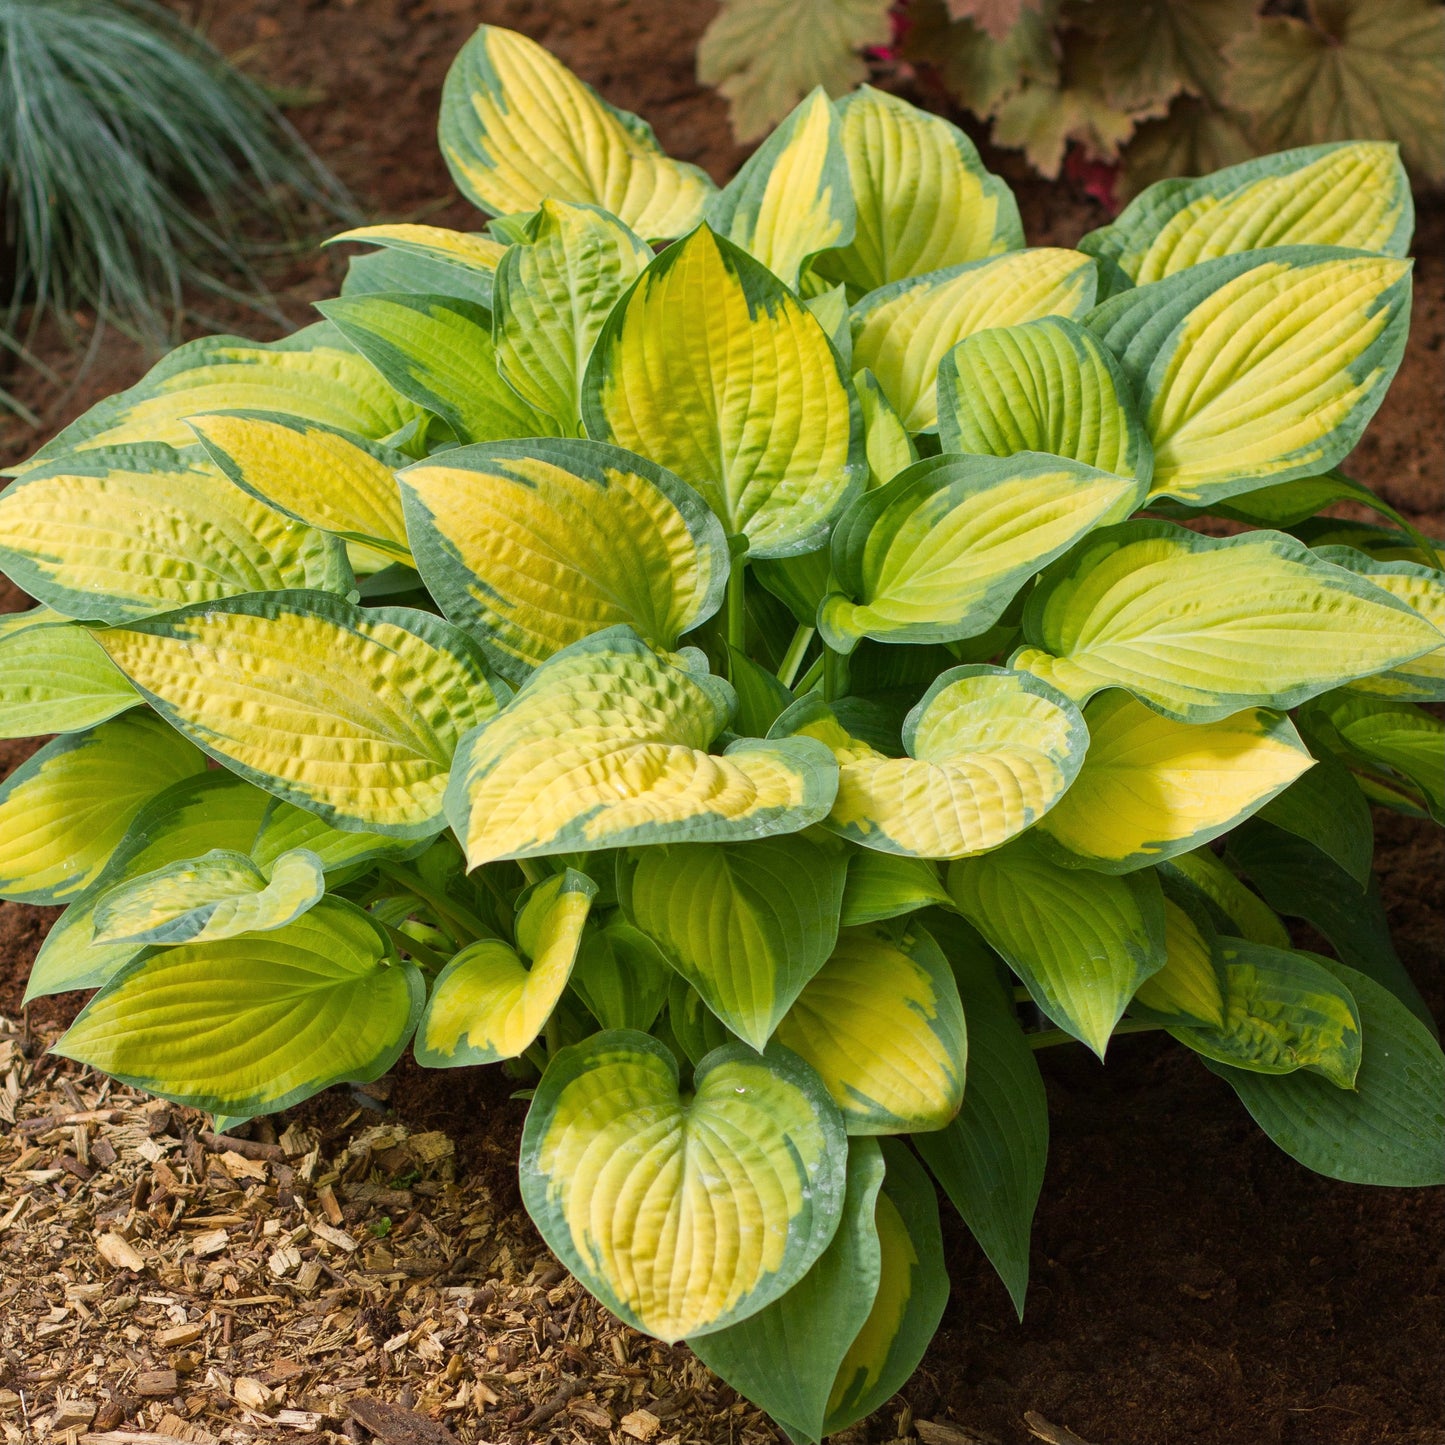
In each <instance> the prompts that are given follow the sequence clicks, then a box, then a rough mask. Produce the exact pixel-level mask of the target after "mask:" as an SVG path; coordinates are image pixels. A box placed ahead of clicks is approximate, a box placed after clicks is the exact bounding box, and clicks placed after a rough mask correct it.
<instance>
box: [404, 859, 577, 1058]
mask: <svg viewBox="0 0 1445 1445" xmlns="http://www.w3.org/2000/svg"><path fill="white" fill-rule="evenodd" d="M596 896H597V885H596V884H595V883H594V882H593V881H592V880H591V879H590V878H589V877H587V875H586V874H585V873H578V872H577V871H576V870H575V869H572V868H569V869H567V871H566V872H565V873H555V874H553V875H552V877H550V878H547V879H545V880H544V881H543V882H541V883H539V884H538V885H537V886H536V888H535V889H533V890H532V891H531V893H530V894H529V896H528V898H527V900H526V902H525V904H524V906H523V908H522V911H521V913H520V914H519V915H518V918H517V947H518V948H520V949H521V951H522V952H523V953H525V954H527V955H528V957H529V958H530V959H531V967H530V968H528V967H526V965H524V964H523V962H522V959H521V958H520V957H519V956H518V953H517V951H516V950H515V949H513V948H511V947H510V946H509V945H508V944H505V943H503V942H502V941H501V939H497V938H483V939H479V940H478V941H477V942H476V943H473V944H469V945H468V946H467V947H466V948H464V949H463V950H462V951H461V952H460V953H459V954H457V956H456V957H455V958H454V959H452V961H451V962H450V963H449V964H447V966H446V967H445V968H444V969H443V970H442V971H441V973H440V974H439V975H438V976H437V980H436V982H435V983H434V984H433V985H432V991H431V998H430V999H429V1000H428V1001H427V1006H426V1012H425V1013H424V1014H423V1015H422V1020H421V1023H420V1024H419V1025H418V1027H417V1032H416V1042H415V1043H414V1045H413V1047H412V1051H413V1053H415V1055H416V1061H417V1063H419V1064H421V1065H422V1066H423V1067H424V1068H429V1069H455V1068H460V1067H461V1066H463V1065H466V1064H491V1063H495V1062H496V1061H497V1060H498V1059H514V1058H516V1057H517V1055H518V1054H520V1053H522V1052H523V1050H525V1049H526V1048H527V1047H528V1046H529V1045H530V1044H531V1043H532V1040H533V1039H535V1038H536V1037H537V1035H538V1034H540V1033H541V1032H542V1029H543V1026H544V1025H545V1024H546V1022H547V1019H548V1017H549V1016H550V1015H551V1013H552V1010H553V1009H554V1008H555V1007H556V1006H557V1000H558V999H560V998H561V997H562V990H563V989H565V988H566V987H567V980H568V979H569V978H570V977H571V975H572V966H573V964H574V963H575V962H576V961H577V950H578V948H579V947H580V945H581V942H582V930H583V928H584V927H585V926H586V923H587V915H588V912H589V910H590V909H591V907H592V900H593V898H595V897H596Z"/></svg>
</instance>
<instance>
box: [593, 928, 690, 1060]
mask: <svg viewBox="0 0 1445 1445" xmlns="http://www.w3.org/2000/svg"><path fill="white" fill-rule="evenodd" d="M675 977H676V975H675V974H674V973H673V971H672V970H671V969H670V968H669V967H668V966H667V960H666V959H665V958H663V956H662V953H661V951H660V950H659V949H658V947H657V945H656V944H655V943H654V942H653V941H652V940H651V939H650V938H649V937H648V936H647V935H646V934H645V933H643V932H642V930H641V929H638V928H634V927H633V926H632V925H631V924H630V923H627V922H625V921H624V920H623V918H622V916H621V914H616V913H615V914H614V915H613V916H612V917H611V918H609V919H608V920H607V922H606V923H605V924H604V925H603V926H602V927H601V928H597V929H590V930H589V931H588V932H587V933H586V934H585V935H584V936H583V939H582V947H581V949H580V950H579V952H578V954H577V962H576V964H575V965H574V967H573V969H572V981H571V982H572V989H573V992H575V993H576V995H577V997H578V998H580V999H581V1000H582V1002H583V1004H585V1005H586V1007H587V1011H588V1012H589V1013H590V1014H591V1015H592V1017H593V1018H595V1019H596V1020H597V1022H598V1023H600V1024H601V1025H602V1027H603V1028H604V1029H641V1030H643V1032H646V1031H647V1030H648V1029H650V1028H651V1027H652V1025H653V1024H654V1023H655V1022H656V1020H657V1015H658V1014H659V1013H660V1012H661V1011H662V1006H663V1004H664V1003H666V1002H667V990H668V985H669V984H670V983H671V982H672V980H673V979H674V978H675Z"/></svg>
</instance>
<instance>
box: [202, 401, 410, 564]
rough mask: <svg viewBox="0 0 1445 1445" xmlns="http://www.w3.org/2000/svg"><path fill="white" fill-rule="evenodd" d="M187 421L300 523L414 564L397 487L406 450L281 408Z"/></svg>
mask: <svg viewBox="0 0 1445 1445" xmlns="http://www.w3.org/2000/svg"><path fill="white" fill-rule="evenodd" d="M189 424H190V427H191V430H192V431H194V432H195V434H196V435H197V436H198V437H199V438H200V439H201V445H202V446H203V447H205V449H206V451H207V453H208V454H209V455H210V458H211V460H212V461H213V462H214V463H215V464H216V465H217V466H218V467H220V469H221V470H222V471H223V472H224V473H225V474H226V475H227V476H228V477H229V478H230V479H231V480H232V481H233V482H235V484H236V485H237V486H238V487H240V488H241V489H242V490H243V491H246V492H249V493H250V494H251V495H252V496H253V497H257V498H259V499H260V500H261V501H263V502H265V503H267V504H268V505H269V506H271V507H274V508H275V509H276V510H277V511H278V512H284V513H285V515H286V516H288V517H294V518H295V519H296V520H297V521H298V522H305V523H306V524H307V525H308V526H312V527H317V528H319V529H320V530H321V531H323V532H332V533H335V534H336V535H337V536H338V537H344V538H346V539H347V540H348V541H352V542H365V543H366V544H367V545H368V546H371V547H375V548H377V549H378V550H380V551H382V552H385V553H386V554H387V556H388V557H389V558H390V559H391V560H393V561H400V562H404V563H406V564H407V565H408V566H410V565H411V550H410V548H409V546H408V545H407V540H406V522H405V520H404V519H403V518H402V514H401V493H400V492H399V491H398V490H397V485H396V469H397V468H398V467H403V466H405V465H406V463H407V460H408V458H406V457H404V456H402V455H401V453H399V452H394V451H392V450H391V449H390V448H389V447H383V446H379V445H378V444H377V443H375V442H367V441H363V440H362V439H361V438H360V437H356V436H348V435H347V434H346V433H345V432H339V431H337V430H336V429H335V428H334V427H329V426H323V425H322V424H321V423H320V422H314V421H307V420H305V419H304V418H302V417H295V416H285V415H282V414H281V413H279V412H216V413H213V414H211V415H207V416H194V417H191V418H190V422H189ZM255 590H257V591H261V590H263V589H261V588H259V587H258V588H257V589H255Z"/></svg>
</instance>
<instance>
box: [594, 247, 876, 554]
mask: <svg viewBox="0 0 1445 1445" xmlns="http://www.w3.org/2000/svg"><path fill="white" fill-rule="evenodd" d="M582 415H583V417H584V419H585V420H586V423H587V431H588V433H589V434H590V435H591V436H594V437H597V438H599V439H600V440H603V441H611V442H616V443H617V444H618V445H619V446H623V447H627V448H629V449H630V450H631V451H634V452H640V453H641V454H642V455H643V456H645V457H648V458H649V459H650V460H652V461H654V462H657V463H658V464H659V465H660V466H664V467H667V468H668V469H669V470H670V471H673V472H676V473H677V475H678V476H680V477H682V478H683V480H684V481H686V482H689V483H691V485H692V486H694V487H696V488H697V490H698V491H699V492H701V493H702V495H703V497H704V498H705V499H706V501H707V503H708V505H709V506H710V507H711V508H712V509H713V511H714V512H716V513H717V515H718V517H719V518H720V519H721V521H722V523H723V525H724V526H725V527H726V528H727V530H728V532H729V533H730V534H738V533H741V534H743V535H745V536H746V537H747V539H748V545H749V549H750V551H751V553H752V555H754V556H757V557H784V556H792V555H795V554H796V553H799V552H808V551H812V550H813V549H815V548H816V547H818V546H820V545H821V544H822V542H823V541H824V539H825V537H826V535H827V528H828V524H829V523H830V522H831V521H832V519H833V518H834V517H835V516H836V515H837V514H838V512H839V511H840V510H841V509H842V508H843V507H844V506H845V505H846V504H847V502H848V501H849V499H850V498H851V497H852V496H853V495H854V493H856V492H857V491H859V490H861V488H862V486H863V483H864V480H865V477H866V472H867V460H866V457H865V455H864V450H863V423H862V417H861V416H860V414H859V411H858V401H857V398H856V396H854V394H853V389H852V387H851V386H849V384H848V379H847V377H846V376H845V375H844V372H843V368H842V365H841V364H840V362H839V359H838V355H837V353H836V352H835V351H834V350H833V347H832V345H831V344H830V343H829V341H828V338H827V336H826V335H825V334H824V332H823V328H822V327H821V326H819V325H818V323H817V321H815V320H814V319H813V317H812V316H811V315H809V313H808V312H807V310H806V309H805V308H804V306H803V304H802V303H801V302H800V301H799V300H798V299H797V298H796V297H795V296H794V295H793V293H792V292H791V291H789V290H788V289H787V287H786V286H784V285H783V283H782V282H781V281H779V280H778V278H777V277H776V276H774V275H773V274H772V272H770V271H768V270H767V269H766V268H765V267H764V266H763V265H762V264H761V263H760V262H758V261H755V260H754V259H753V258H752V257H751V256H749V255H748V254H747V252H746V251H742V250H740V249H739V248H738V247H736V246H734V245H733V244H732V242H730V241H726V240H724V239H723V238H722V237H720V236H717V235H714V234H713V232H712V231H711V230H710V229H709V228H708V227H706V226H700V227H699V228H698V229H697V230H696V231H694V232H693V233H692V235H690V236H689V237H687V239H686V240H684V241H681V242H679V243H678V244H677V245H675V246H669V247H668V248H667V250H665V251H664V252H663V253H662V254H661V255H660V256H659V257H658V258H657V259H656V260H655V261H653V262H652V264H651V265H650V266H648V268H647V270H646V271H644V272H643V274H642V277H641V279H640V280H639V281H638V282H637V284H636V285H635V286H634V287H633V289H632V291H631V292H630V293H629V294H628V295H627V296H626V298H624V300H623V301H622V302H621V303H619V305H618V306H617V308H616V310H614V311H613V313H612V315H611V316H610V317H609V318H608V321H607V325H606V326H605V327H604V328H603V332H602V335H601V337H600V339H599V340H598V342H597V345H596V347H595V349H594V350H593V353H592V361H591V364H590V365H589V367H588V369H587V378H586V383H585V386H584V392H583V400H582Z"/></svg>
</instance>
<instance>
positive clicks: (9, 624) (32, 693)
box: [0, 607, 140, 738]
mask: <svg viewBox="0 0 1445 1445" xmlns="http://www.w3.org/2000/svg"><path fill="white" fill-rule="evenodd" d="M139 702H140V694H139V693H138V692H137V691H136V690H135V688H133V687H132V686H131V685H130V683H128V682H127V681H126V680H125V678H123V677H122V676H121V675H120V673H119V672H117V671H116V668H115V664H114V663H113V662H111V660H110V659H109V658H108V657H107V656H106V655H105V651H104V649H103V648H102V647H101V646H100V644H99V643H98V642H96V640H95V638H93V637H92V636H91V635H90V633H89V632H88V631H87V630H86V629H85V628H84V627H82V626H81V625H80V624H79V623H78V622H70V621H68V620H67V619H66V618H64V617H62V616H61V615H60V614H59V613H58V612H55V611H53V610H52V609H51V608H49V607H32V608H31V609H30V610H29V611H28V612H12V613H9V614H7V615H6V616H5V617H3V618H0V738H29V737H37V736H40V735H43V734H45V733H73V732H79V731H80V730H81V729H83V728H89V727H94V726H95V725H96V723H102V722H104V721H105V720H106V719H107V718H111V717H114V716H115V715H116V714H117V713H121V712H125V711H126V709H127V708H132V707H135V706H136V704H137V703H139Z"/></svg>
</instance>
